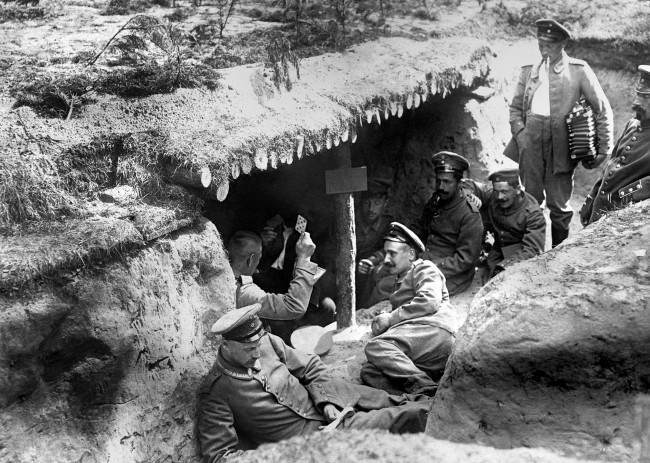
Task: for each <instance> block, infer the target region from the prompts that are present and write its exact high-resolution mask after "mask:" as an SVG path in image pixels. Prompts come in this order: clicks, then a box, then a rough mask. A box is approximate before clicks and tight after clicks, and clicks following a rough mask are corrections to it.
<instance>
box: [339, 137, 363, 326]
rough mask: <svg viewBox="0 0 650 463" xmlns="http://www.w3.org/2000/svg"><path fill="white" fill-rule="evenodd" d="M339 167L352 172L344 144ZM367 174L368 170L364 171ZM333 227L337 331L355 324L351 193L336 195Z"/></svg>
mask: <svg viewBox="0 0 650 463" xmlns="http://www.w3.org/2000/svg"><path fill="white" fill-rule="evenodd" d="M334 156H335V158H336V163H337V167H339V168H340V170H349V169H351V165H352V159H351V155H350V144H349V143H342V144H341V146H339V147H338V148H336V149H335V150H334ZM364 175H365V171H364ZM334 228H335V238H336V248H337V249H336V289H337V293H338V296H339V298H338V301H337V304H336V325H337V328H338V329H343V328H347V327H350V326H353V325H354V324H355V318H356V317H355V313H356V306H355V300H356V295H355V288H354V287H355V278H354V276H355V275H354V270H355V260H356V255H357V245H356V234H355V230H354V200H353V199H352V195H351V194H350V193H340V194H336V195H334Z"/></svg>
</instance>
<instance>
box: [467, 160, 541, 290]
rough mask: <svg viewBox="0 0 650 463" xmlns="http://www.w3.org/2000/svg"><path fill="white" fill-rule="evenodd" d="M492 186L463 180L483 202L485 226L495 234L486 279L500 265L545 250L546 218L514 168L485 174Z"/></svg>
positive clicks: (483, 271)
mask: <svg viewBox="0 0 650 463" xmlns="http://www.w3.org/2000/svg"><path fill="white" fill-rule="evenodd" d="M488 180H490V181H491V182H492V188H489V187H486V186H484V185H481V184H480V183H478V182H474V181H466V182H465V185H466V186H471V188H472V190H473V192H474V194H476V195H477V196H478V197H479V199H480V200H481V202H482V203H483V206H482V210H483V211H484V214H485V218H484V223H485V228H486V230H487V231H489V232H490V233H492V234H493V236H494V245H493V246H492V248H491V249H490V251H489V253H488V255H487V260H486V262H485V265H486V267H487V271H485V269H482V271H481V274H482V275H481V279H482V280H483V281H482V283H485V281H487V279H488V278H492V277H493V276H494V275H496V274H497V273H499V272H501V271H502V270H503V269H505V268H506V267H508V266H509V265H512V264H513V263H515V262H519V261H521V260H524V259H529V258H531V257H534V256H536V255H538V254H540V253H541V252H542V251H544V242H545V241H546V220H545V219H544V214H543V213H542V209H541V208H540V207H539V204H537V201H536V200H535V198H534V197H533V196H532V195H530V194H528V193H527V192H525V191H524V190H523V189H522V187H521V183H520V182H519V171H518V170H517V169H503V170H498V171H496V172H494V173H492V174H490V176H489V177H488Z"/></svg>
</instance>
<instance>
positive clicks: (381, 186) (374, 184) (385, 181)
mask: <svg viewBox="0 0 650 463" xmlns="http://www.w3.org/2000/svg"><path fill="white" fill-rule="evenodd" d="M392 185H393V181H392V180H391V179H389V178H379V177H376V178H370V179H368V191H367V192H366V194H367V195H369V196H386V195H387V194H388V190H389V189H390V187H391V186H392Z"/></svg>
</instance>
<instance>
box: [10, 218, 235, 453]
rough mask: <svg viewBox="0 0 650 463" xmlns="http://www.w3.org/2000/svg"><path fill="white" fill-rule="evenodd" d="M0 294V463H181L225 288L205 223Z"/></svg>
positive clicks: (218, 245) (229, 294)
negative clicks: (28, 290)
mask: <svg viewBox="0 0 650 463" xmlns="http://www.w3.org/2000/svg"><path fill="white" fill-rule="evenodd" d="M36 288H37V289H35V290H34V291H33V292H31V293H29V294H27V293H23V294H22V295H21V296H20V298H11V297H9V296H6V295H0V442H2V445H0V460H1V461H50V462H63V461H65V462H69V461H93V458H94V459H95V461H111V462H118V461H172V460H173V461H191V460H192V459H193V458H195V448H196V447H195V442H194V437H193V419H194V413H195V396H196V390H197V388H198V384H199V383H200V381H201V379H202V377H203V376H204V375H205V374H206V373H207V371H208V370H209V368H210V367H211V365H212V362H213V360H214V354H215V344H214V342H215V340H213V339H212V338H210V337H209V336H208V335H207V333H208V328H209V326H210V325H211V324H212V323H213V322H214V321H215V320H216V318H217V317H218V316H219V315H220V314H221V313H223V311H224V310H225V309H227V308H230V307H232V306H233V305H234V288H235V286H234V278H233V275H232V271H231V270H230V266H229V265H228V261H227V258H226V256H225V253H224V251H223V246H222V242H221V237H220V236H219V233H218V232H217V229H216V228H215V226H214V225H213V224H212V223H211V222H208V221H207V220H205V219H202V220H200V221H199V223H198V224H197V225H196V226H195V227H193V228H190V229H186V230H185V231H182V232H175V233H173V234H172V235H170V236H169V237H168V238H165V239H159V240H157V241H154V242H151V243H150V244H149V245H148V246H147V248H144V249H141V250H139V251H135V252H132V253H131V254H125V255H123V256H122V257H121V258H117V259H116V260H112V261H111V260H108V262H106V263H104V264H103V265H98V264H96V263H95V264H87V266H86V267H85V268H81V269H77V270H76V271H75V272H72V273H66V274H65V275H64V274H61V275H59V276H58V277H57V276H55V277H54V278H53V280H52V284H51V285H48V284H45V283H44V284H41V286H40V287H38V286H37V287H36Z"/></svg>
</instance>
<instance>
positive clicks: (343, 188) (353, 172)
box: [325, 143, 368, 195]
mask: <svg viewBox="0 0 650 463" xmlns="http://www.w3.org/2000/svg"><path fill="white" fill-rule="evenodd" d="M344 145H345V143H342V144H341V146H340V147H342V146H344ZM340 147H339V148H340ZM347 149H348V150H349V149H350V148H349V147H348V148H347ZM367 189H368V175H367V173H366V167H365V166H364V167H345V168H343V169H335V170H326V171H325V193H327V194H328V195H333V194H338V193H353V192H355V191H366V190H367Z"/></svg>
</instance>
